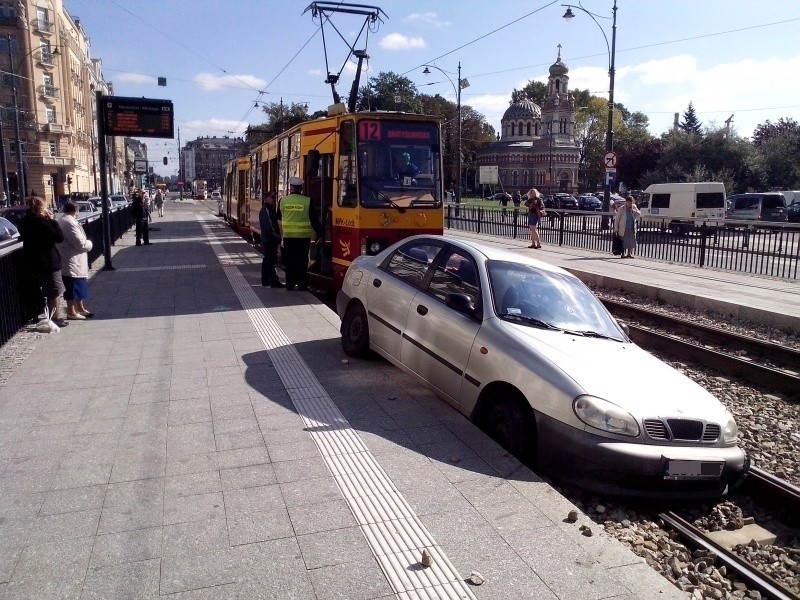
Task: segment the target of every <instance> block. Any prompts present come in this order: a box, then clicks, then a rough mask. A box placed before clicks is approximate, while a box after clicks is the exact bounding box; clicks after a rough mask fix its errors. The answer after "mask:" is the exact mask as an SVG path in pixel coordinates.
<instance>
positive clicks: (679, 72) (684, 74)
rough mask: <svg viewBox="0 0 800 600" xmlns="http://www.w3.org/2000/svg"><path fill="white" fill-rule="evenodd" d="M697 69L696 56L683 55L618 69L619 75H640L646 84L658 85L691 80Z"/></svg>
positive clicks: (620, 76) (640, 78)
mask: <svg viewBox="0 0 800 600" xmlns="http://www.w3.org/2000/svg"><path fill="white" fill-rule="evenodd" d="M696 71H697V59H696V58H695V57H694V56H688V55H682V56H672V57H670V58H665V59H663V60H651V61H648V62H646V63H642V64H639V65H633V66H631V67H624V68H621V69H617V77H619V78H622V77H628V76H638V78H639V80H640V81H641V82H642V83H643V84H644V85H658V84H660V83H683V82H685V81H689V80H690V79H691V78H692V75H693V74H694V73H695V72H696ZM607 78H608V75H607V74H606V79H607Z"/></svg>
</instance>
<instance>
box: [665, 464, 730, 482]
mask: <svg viewBox="0 0 800 600" xmlns="http://www.w3.org/2000/svg"><path fill="white" fill-rule="evenodd" d="M724 466H725V463H722V462H710V461H701V460H668V461H667V465H666V467H665V469H664V479H719V477H720V475H722V468H723V467H724Z"/></svg>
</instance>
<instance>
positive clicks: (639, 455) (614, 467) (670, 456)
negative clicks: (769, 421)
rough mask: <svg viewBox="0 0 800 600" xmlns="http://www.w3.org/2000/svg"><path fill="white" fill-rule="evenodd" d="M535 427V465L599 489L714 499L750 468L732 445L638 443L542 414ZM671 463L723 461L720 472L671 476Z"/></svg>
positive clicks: (578, 483) (645, 494)
mask: <svg viewBox="0 0 800 600" xmlns="http://www.w3.org/2000/svg"><path fill="white" fill-rule="evenodd" d="M536 426H537V433H538V436H539V443H538V448H539V452H538V461H537V462H538V465H539V468H540V469H542V470H545V471H547V472H548V473H549V474H551V475H553V476H554V477H556V478H558V479H561V480H562V481H565V482H570V483H574V484H576V485H578V486H580V487H582V488H585V489H588V490H591V491H594V492H598V493H605V494H612V495H624V496H635V497H643V498H646V497H654V498H655V497H657V498H675V499H677V498H714V497H719V496H722V495H724V494H726V493H728V492H729V491H731V490H732V489H734V488H735V487H737V486H738V485H739V484H740V483H741V482H742V480H743V479H744V476H745V475H746V473H747V470H748V469H749V466H750V465H749V460H748V457H747V455H746V454H745V452H744V451H743V450H742V449H741V448H738V447H736V446H733V447H727V448H719V447H711V446H701V445H699V444H698V445H695V446H668V445H657V444H636V443H630V442H624V441H619V440H614V439H610V438H606V437H602V436H599V435H596V434H593V433H591V432H589V431H584V430H581V429H576V428H575V427H571V426H569V425H565V424H563V423H561V422H560V421H557V420H556V419H553V418H550V417H546V416H544V415H542V414H537V415H536ZM670 461H673V462H672V463H670ZM674 461H685V464H697V465H700V464H705V465H709V466H710V467H713V466H714V465H719V464H721V471H718V472H719V474H718V475H699V474H698V475H687V476H677V477H676V476H675V475H672V476H670V475H668V466H669V465H670V464H673V465H674V464H675V462H674ZM718 469H719V467H717V470H718Z"/></svg>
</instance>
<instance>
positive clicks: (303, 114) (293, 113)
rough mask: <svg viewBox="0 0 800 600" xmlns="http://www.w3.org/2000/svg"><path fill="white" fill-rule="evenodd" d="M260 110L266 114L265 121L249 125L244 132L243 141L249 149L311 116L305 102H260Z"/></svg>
mask: <svg viewBox="0 0 800 600" xmlns="http://www.w3.org/2000/svg"><path fill="white" fill-rule="evenodd" d="M261 110H262V111H264V114H265V115H267V122H266V123H263V124H260V125H251V126H249V127H248V128H247V130H246V131H245V134H244V136H245V142H246V143H247V146H248V148H250V149H252V148H255V147H256V146H258V145H259V144H263V143H264V142H266V141H267V140H270V139H272V138H274V137H275V136H276V135H278V134H279V133H281V132H282V131H286V130H287V129H289V128H290V127H294V126H295V125H297V124H298V123H302V122H303V121H308V120H310V119H311V118H312V117H311V115H309V114H308V106H307V105H306V104H296V103H294V102H292V103H290V104H284V103H283V102H267V103H264V104H262V106H261ZM315 114H316V113H315Z"/></svg>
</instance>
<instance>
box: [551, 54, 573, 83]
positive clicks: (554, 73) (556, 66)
mask: <svg viewBox="0 0 800 600" xmlns="http://www.w3.org/2000/svg"><path fill="white" fill-rule="evenodd" d="M567 73H569V68H568V67H567V65H566V64H565V63H564V61H562V60H561V53H560V52H559V55H558V59H556V62H554V63H553V64H552V65H550V76H551V77H559V76H561V75H566V74H567Z"/></svg>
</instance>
